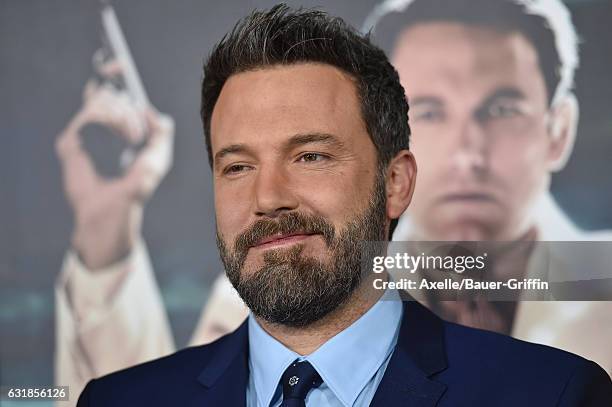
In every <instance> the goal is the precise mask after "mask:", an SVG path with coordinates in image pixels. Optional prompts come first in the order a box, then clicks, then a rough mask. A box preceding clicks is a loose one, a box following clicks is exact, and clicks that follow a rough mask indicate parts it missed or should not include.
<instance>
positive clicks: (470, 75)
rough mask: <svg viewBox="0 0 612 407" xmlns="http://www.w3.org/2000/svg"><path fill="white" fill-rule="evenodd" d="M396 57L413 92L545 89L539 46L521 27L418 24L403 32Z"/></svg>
mask: <svg viewBox="0 0 612 407" xmlns="http://www.w3.org/2000/svg"><path fill="white" fill-rule="evenodd" d="M392 59H393V63H394V65H395V67H396V68H397V69H398V71H399V74H400V77H401V79H402V83H403V85H404V86H405V88H406V92H407V93H408V95H409V96H410V97H414V96H415V95H419V94H421V93H431V92H436V93H440V94H445V93H458V94H462V95H464V96H465V97H469V96H470V95H474V96H475V95H478V94H482V93H488V92H492V91H493V90H495V89H496V88H499V87H500V86H505V87H516V88H519V89H520V90H522V91H523V93H525V94H527V95H532V96H534V97H540V96H541V95H540V94H541V93H544V96H545V93H546V89H545V84H544V78H543V76H542V73H541V70H540V66H539V60H538V55H537V52H536V50H535V48H534V47H533V46H532V44H531V43H530V42H529V41H528V40H527V39H526V38H525V37H524V36H523V35H522V34H520V33H518V32H503V31H499V30H495V29H493V28H486V27H477V26H467V25H463V24H459V23H448V22H432V23H423V24H418V25H416V26H414V27H410V28H408V29H406V30H404V31H403V32H402V33H401V34H400V35H399V37H398V40H397V43H396V46H395V49H394V51H393V57H392Z"/></svg>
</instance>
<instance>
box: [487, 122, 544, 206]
mask: <svg viewBox="0 0 612 407" xmlns="http://www.w3.org/2000/svg"><path fill="white" fill-rule="evenodd" d="M547 151H548V149H547V140H546V135H543V134H540V135H537V134H533V133H532V134H529V135H526V136H525V137H515V138H508V139H506V140H501V141H500V142H499V143H497V145H496V149H495V154H494V156H493V157H492V160H491V162H492V166H493V172H494V173H495V175H496V176H497V177H499V178H501V179H502V180H503V182H504V184H505V185H506V186H507V188H508V189H509V191H508V192H509V193H510V194H512V195H511V196H515V197H516V198H517V199H520V200H525V199H529V198H530V196H531V195H532V194H533V193H534V192H536V191H539V189H540V187H541V186H542V182H543V180H544V179H545V177H546V175H547V174H548V171H547Z"/></svg>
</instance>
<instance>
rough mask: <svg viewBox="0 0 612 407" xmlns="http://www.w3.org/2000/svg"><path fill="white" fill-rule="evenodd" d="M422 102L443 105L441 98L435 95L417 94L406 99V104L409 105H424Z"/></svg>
mask: <svg viewBox="0 0 612 407" xmlns="http://www.w3.org/2000/svg"><path fill="white" fill-rule="evenodd" d="M424 104H429V105H436V106H442V105H443V103H442V100H441V99H440V98H438V97H435V96H418V97H415V98H411V99H410V100H408V105H409V106H411V107H412V106H414V105H424Z"/></svg>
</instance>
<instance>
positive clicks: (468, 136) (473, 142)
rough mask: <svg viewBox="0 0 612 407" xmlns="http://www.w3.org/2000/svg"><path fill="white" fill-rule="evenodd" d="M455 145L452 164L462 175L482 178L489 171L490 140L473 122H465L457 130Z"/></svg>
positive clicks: (475, 122)
mask: <svg viewBox="0 0 612 407" xmlns="http://www.w3.org/2000/svg"><path fill="white" fill-rule="evenodd" d="M457 136H458V137H457V143H456V144H455V148H454V151H453V152H452V156H451V157H452V164H453V168H454V169H455V170H456V171H459V172H460V173H463V174H468V173H469V174H471V175H478V176H483V175H485V174H486V173H487V172H488V170H489V150H490V139H489V137H488V136H487V134H486V132H485V131H484V130H483V128H482V126H480V125H479V123H478V122H477V121H475V120H467V121H466V122H465V123H463V124H462V125H461V126H459V128H458V129H457Z"/></svg>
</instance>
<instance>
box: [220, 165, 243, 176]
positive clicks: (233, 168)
mask: <svg viewBox="0 0 612 407" xmlns="http://www.w3.org/2000/svg"><path fill="white" fill-rule="evenodd" d="M247 168H248V167H247V166H246V165H243V164H233V165H230V166H228V167H227V168H225V170H223V173H224V174H230V175H231V174H239V173H241V172H244V171H246V170H247Z"/></svg>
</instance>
